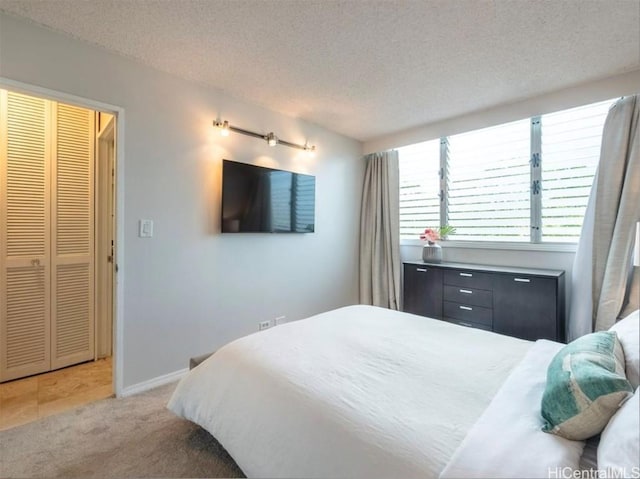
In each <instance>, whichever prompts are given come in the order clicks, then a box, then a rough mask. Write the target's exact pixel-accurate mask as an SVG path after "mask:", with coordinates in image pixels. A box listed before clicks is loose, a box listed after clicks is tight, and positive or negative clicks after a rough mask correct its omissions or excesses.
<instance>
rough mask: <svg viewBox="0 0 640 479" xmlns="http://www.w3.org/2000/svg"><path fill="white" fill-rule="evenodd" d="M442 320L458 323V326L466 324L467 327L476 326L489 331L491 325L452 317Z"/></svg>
mask: <svg viewBox="0 0 640 479" xmlns="http://www.w3.org/2000/svg"><path fill="white" fill-rule="evenodd" d="M444 320H445V321H447V322H448V323H453V324H458V325H460V326H466V327H468V328H476V329H483V330H485V331H491V326H490V325H488V324H480V323H474V322H471V321H462V320H460V319H453V318H444Z"/></svg>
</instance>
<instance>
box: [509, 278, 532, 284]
mask: <svg viewBox="0 0 640 479" xmlns="http://www.w3.org/2000/svg"><path fill="white" fill-rule="evenodd" d="M513 280H514V281H517V282H518V283H531V280H530V279H529V278H513Z"/></svg>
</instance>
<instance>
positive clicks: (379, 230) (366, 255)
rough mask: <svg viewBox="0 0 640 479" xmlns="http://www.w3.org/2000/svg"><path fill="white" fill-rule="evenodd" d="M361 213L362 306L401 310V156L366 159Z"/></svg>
mask: <svg viewBox="0 0 640 479" xmlns="http://www.w3.org/2000/svg"><path fill="white" fill-rule="evenodd" d="M365 161H366V163H367V165H366V170H365V175H364V188H363V191H362V208H361V210H360V303H362V304H372V305H374V306H382V307H385V308H389V309H396V310H398V309H400V218H399V215H400V211H399V210H400V204H399V202H400V199H399V174H398V152H397V151H385V152H381V153H373V154H371V155H368V156H366V157H365Z"/></svg>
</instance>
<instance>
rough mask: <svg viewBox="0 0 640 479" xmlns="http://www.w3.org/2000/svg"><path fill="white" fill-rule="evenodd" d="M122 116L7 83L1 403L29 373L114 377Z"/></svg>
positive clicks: (3, 102)
mask: <svg viewBox="0 0 640 479" xmlns="http://www.w3.org/2000/svg"><path fill="white" fill-rule="evenodd" d="M116 120H117V118H116V116H115V115H113V114H111V113H108V112H101V111H96V110H93V109H90V108H85V107H83V106H78V105H74V104H71V103H66V102H60V101H56V100H50V99H47V98H43V97H37V96H32V95H29V94H23V93H18V92H14V91H10V90H4V89H2V90H0V196H1V197H2V198H1V200H2V202H1V204H0V382H2V383H4V384H3V388H2V390H0V392H2V394H0V408H2V406H3V405H4V406H6V403H7V401H5V399H6V397H4V396H6V391H7V388H6V387H5V386H6V385H7V384H8V382H9V381H14V380H18V381H24V380H22V379H21V378H25V377H27V376H33V375H35V374H40V373H44V372H47V371H54V370H61V369H62V368H67V369H65V370H64V373H65V374H64V376H65V377H67V378H68V377H71V376H73V374H72V372H73V370H74V367H69V366H73V365H77V364H81V363H87V362H93V361H96V360H98V359H103V360H106V362H107V363H108V364H109V375H110V376H111V377H113V374H112V372H111V366H110V365H111V360H110V358H111V356H112V354H113V326H114V314H113V313H114V307H113V304H114V279H115V278H114V268H115V261H114V256H115V245H116V243H115V236H114V233H115V206H114V199H115V184H114V183H115V174H114V172H115V166H116V133H115V132H116ZM76 368H77V366H76ZM103 369H104V368H103ZM87 370H88V369H87V368H86V367H85V369H84V371H85V372H84V373H83V374H85V375H86V371H87ZM59 372H60V371H59ZM102 374H104V371H103V372H102ZM81 375H82V374H80V375H79V376H81ZM59 376H61V374H59ZM40 382H43V381H40ZM45 382H46V381H45ZM49 382H50V381H49ZM15 386H16V387H17V381H16V384H15ZM16 387H14V388H13V389H16ZM9 389H11V388H9ZM17 389H20V388H19V387H18V388H17ZM72 389H76V391H77V389H78V386H77V384H76V385H75V386H73V387H72ZM111 393H113V387H112V388H111V392H110V394H111ZM63 395H64V393H63ZM3 409H5V412H6V407H4V408H3Z"/></svg>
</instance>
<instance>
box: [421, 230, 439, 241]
mask: <svg viewBox="0 0 640 479" xmlns="http://www.w3.org/2000/svg"><path fill="white" fill-rule="evenodd" d="M420 239H421V240H427V241H428V242H429V243H435V242H436V241H438V240H439V239H440V234H439V233H438V231H436V230H434V229H431V228H427V229H426V230H424V233H423V234H421V235H420Z"/></svg>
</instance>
